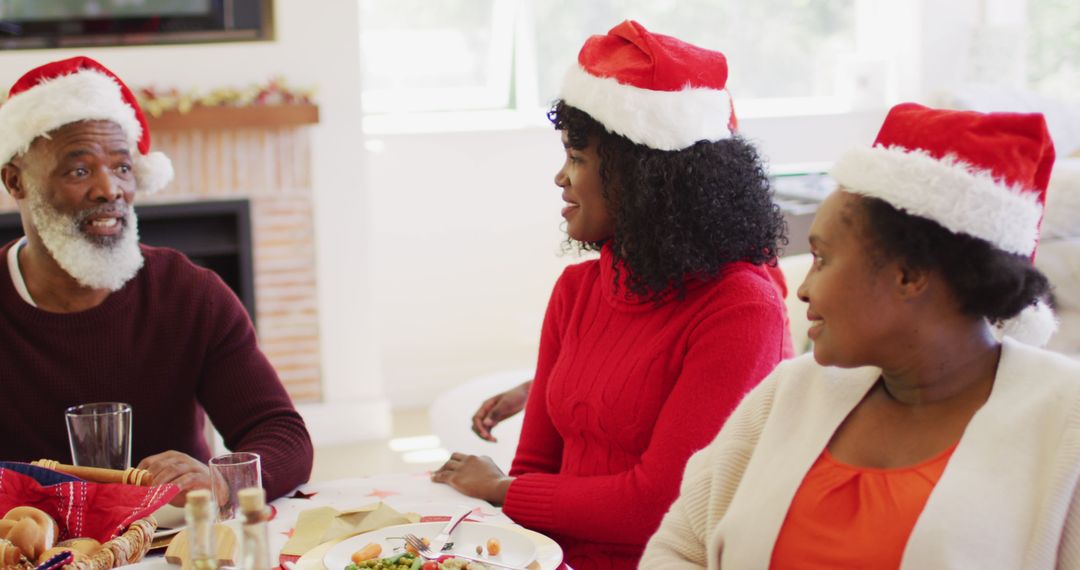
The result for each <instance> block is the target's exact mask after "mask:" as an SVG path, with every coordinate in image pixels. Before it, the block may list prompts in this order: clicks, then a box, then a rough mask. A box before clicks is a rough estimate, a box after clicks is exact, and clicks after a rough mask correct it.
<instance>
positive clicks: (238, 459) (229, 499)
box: [210, 451, 262, 521]
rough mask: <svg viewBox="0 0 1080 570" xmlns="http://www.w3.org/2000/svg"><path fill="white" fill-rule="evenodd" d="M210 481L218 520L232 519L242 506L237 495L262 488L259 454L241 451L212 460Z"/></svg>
mask: <svg viewBox="0 0 1080 570" xmlns="http://www.w3.org/2000/svg"><path fill="white" fill-rule="evenodd" d="M210 480H211V482H212V483H213V484H212V485H211V488H212V489H213V493H214V501H215V502H216V503H217V505H218V520H221V521H227V520H230V519H232V518H233V517H235V516H236V511H237V508H238V507H239V505H240V503H239V499H238V498H237V493H239V492H240V490H241V489H247V488H248V487H262V468H261V465H260V463H259V454H258V453H249V452H246V451H241V452H237V453H224V454H221V455H218V456H215V457H213V458H212V459H210Z"/></svg>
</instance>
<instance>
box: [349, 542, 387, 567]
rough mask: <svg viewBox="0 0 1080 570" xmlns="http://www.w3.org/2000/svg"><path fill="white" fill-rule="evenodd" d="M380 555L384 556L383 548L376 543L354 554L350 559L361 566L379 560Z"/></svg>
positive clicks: (366, 545) (365, 546)
mask: <svg viewBox="0 0 1080 570" xmlns="http://www.w3.org/2000/svg"><path fill="white" fill-rule="evenodd" d="M380 554H382V546H379V544H378V543H375V542H369V543H367V544H365V545H364V547H363V548H361V549H360V550H357V551H356V552H353V553H352V556H351V557H350V558H352V561H353V563H354V564H360V563H361V562H364V561H366V560H371V559H373V558H378V557H379V555H380Z"/></svg>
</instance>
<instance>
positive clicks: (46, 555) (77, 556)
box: [37, 541, 97, 565]
mask: <svg viewBox="0 0 1080 570" xmlns="http://www.w3.org/2000/svg"><path fill="white" fill-rule="evenodd" d="M95 542H97V541H95ZM61 552H70V553H71V555H72V556H73V557H74V559H73V560H72V561H71V563H72V564H78V563H80V562H88V561H89V560H90V557H89V556H87V555H86V554H85V553H83V552H79V551H78V550H75V549H74V548H71V547H70V546H54V547H52V548H50V549H48V550H46V551H45V552H43V553H41V556H38V559H37V563H38V565H41V564H44V563H45V561H46V560H48V559H50V558H52V557H53V556H56V555H57V554H60V553H61Z"/></svg>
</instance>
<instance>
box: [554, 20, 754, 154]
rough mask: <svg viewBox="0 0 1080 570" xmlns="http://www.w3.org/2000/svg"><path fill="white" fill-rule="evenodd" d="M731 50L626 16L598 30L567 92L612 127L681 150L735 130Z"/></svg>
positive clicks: (562, 95)
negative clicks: (729, 84)
mask: <svg viewBox="0 0 1080 570" xmlns="http://www.w3.org/2000/svg"><path fill="white" fill-rule="evenodd" d="M727 76H728V67H727V59H725V58H724V54H722V53H720V52H718V51H712V50H707V49H704V48H700V47H697V46H694V45H690V44H688V43H686V42H684V41H682V40H679V39H676V38H673V37H670V36H664V35H661V34H654V33H651V32H649V31H648V30H646V29H645V27H644V26H642V25H641V24H639V23H637V22H634V21H629V20H628V21H625V22H623V23H621V24H619V25H617V26H615V27H614V28H612V29H611V31H609V32H608V33H607V34H606V35H602V36H600V35H597V36H592V37H591V38H589V39H588V40H586V41H585V45H584V47H582V48H581V52H580V53H579V54H578V65H575V66H573V67H571V68H570V69H569V70H568V71H567V73H566V77H565V78H564V80H563V85H562V90H561V91H560V93H559V98H560V99H562V100H563V101H565V102H566V103H567V104H568V105H571V106H573V107H576V108H578V109H581V110H582V111H585V112H586V113H588V114H589V115H590V116H591V117H593V118H594V119H596V120H597V121H599V122H600V123H601V124H602V125H604V127H605V128H607V130H608V131H610V132H613V133H616V134H619V135H622V136H624V137H626V138H628V139H630V140H631V141H633V142H635V143H637V144H640V145H645V146H647V147H650V148H655V149H659V150H681V149H684V148H687V147H689V146H692V145H693V144H694V143H696V142H698V141H702V140H704V141H718V140H722V139H726V138H729V137H731V135H732V133H734V132H735V127H736V122H735V112H734V110H733V108H732V105H731V96H730V95H729V94H728V91H727V89H726V86H727Z"/></svg>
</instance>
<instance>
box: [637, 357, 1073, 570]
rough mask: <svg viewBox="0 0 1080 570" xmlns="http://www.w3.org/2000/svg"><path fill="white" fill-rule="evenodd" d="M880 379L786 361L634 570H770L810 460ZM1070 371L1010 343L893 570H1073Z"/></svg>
mask: <svg viewBox="0 0 1080 570" xmlns="http://www.w3.org/2000/svg"><path fill="white" fill-rule="evenodd" d="M879 375H880V370H878V369H876V368H856V369H846V370H845V369H839V368H825V367H822V366H819V365H818V364H816V363H815V362H814V360H813V357H812V355H804V356H802V357H800V358H797V359H795V360H790V361H787V362H784V363H782V364H781V365H780V366H779V367H777V369H776V370H775V371H774V372H773V373H772V374H770V375H769V376H768V377H767V378H766V379H765V380H764V381H763V382H762V383H761V384H760V385H759V386H758V387H757V388H756V389H754V391H752V392H750V394H748V395H747V397H746V398H745V399H744V400H743V402H742V403H741V404H740V405H739V407H738V408H737V409H736V410H735V412H734V414H732V416H731V418H730V419H729V420H728V422H727V424H726V425H725V426H724V428H723V430H721V432H720V435H718V436H717V438H716V439H715V440H714V441H713V442H712V443H711V444H709V446H708V447H706V448H705V449H703V450H701V451H700V452H698V453H697V454H695V455H694V456H693V457H692V458H691V459H690V462H689V463H688V464H687V467H686V473H685V475H684V477H683V482H682V488H681V491H680V496H679V498H678V500H676V501H675V503H674V504H673V505H672V506H671V509H670V510H669V511H668V513H667V515H665V517H664V520H663V522H662V523H661V525H660V528H659V530H657V532H656V534H655V535H653V537H652V539H650V541H649V544H648V546H647V548H646V550H645V555H644V557H643V558H642V561H641V565H640V566H639V567H640V568H648V569H653V568H662V569H667V568H704V567H708V568H710V569H712V568H721V567H723V568H726V569H729V570H730V569H735V570H745V569H753V568H767V567H768V565H769V560H770V557H771V556H772V549H773V543H774V542H775V541H776V537H777V535H778V534H779V532H780V526H781V525H782V524H783V522H784V517H785V516H786V515H787V510H788V505H789V504H790V503H791V499H792V497H793V496H794V495H795V492H796V490H797V489H798V488H799V485H800V484H801V483H802V480H803V477H804V476H805V475H806V473H807V471H808V470H809V469H810V466H811V465H812V464H813V462H814V460H815V459H816V458H817V457H818V455H820V453H821V451H822V450H823V449H824V448H825V446H826V445H827V443H828V441H829V439H830V438H831V437H832V435H833V433H834V432H835V431H836V429H837V427H838V426H839V425H840V423H841V422H842V421H843V420H844V418H846V417H847V415H848V413H849V412H850V411H851V410H852V409H853V408H854V407H855V406H856V405H857V404H858V403H859V402H860V401H861V400H862V398H863V396H864V395H865V394H866V393H867V391H868V390H869V389H870V388H871V387H872V386H873V385H874V383H875V382H876V380H877V378H878V377H879ZM1078 481H1080V362H1077V361H1073V360H1070V359H1068V358H1066V357H1064V356H1061V355H1058V354H1055V353H1051V352H1046V351H1043V350H1039V349H1036V348H1032V347H1029V346H1027V345H1024V344H1020V343H1018V342H1015V341H1013V340H1011V339H1009V338H1006V339H1005V341H1004V345H1003V348H1002V352H1001V361H1000V363H999V364H998V371H997V377H996V378H995V380H994V388H993V391H992V393H991V394H990V398H989V399H988V400H987V402H986V404H985V405H983V407H982V408H981V409H980V410H979V411H978V412H977V413H976V414H975V416H974V417H973V418H972V419H971V423H970V424H968V427H967V429H966V430H965V432H964V435H963V437H962V438H961V440H960V444H959V445H958V446H957V448H956V450H955V451H954V452H953V455H952V458H951V459H950V460H949V464H948V466H947V467H946V469H945V472H944V473H943V474H942V476H941V480H940V481H938V483H937V486H935V487H934V490H933V492H932V493H931V495H930V498H929V500H928V501H927V503H926V507H925V508H924V510H923V512H922V515H920V517H919V519H918V521H917V522H916V523H915V528H914V529H913V530H912V533H911V537H910V539H909V540H908V544H907V547H906V548H905V550H904V559H903V564H902V566H901V567H902V568H904V569H911V570H927V569H938V568H942V569H954V568H958V569H966V568H977V569H988V568H1003V569H1016V568H1080V498H1078V495H1077V493H1076V490H1077V484H1078Z"/></svg>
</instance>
